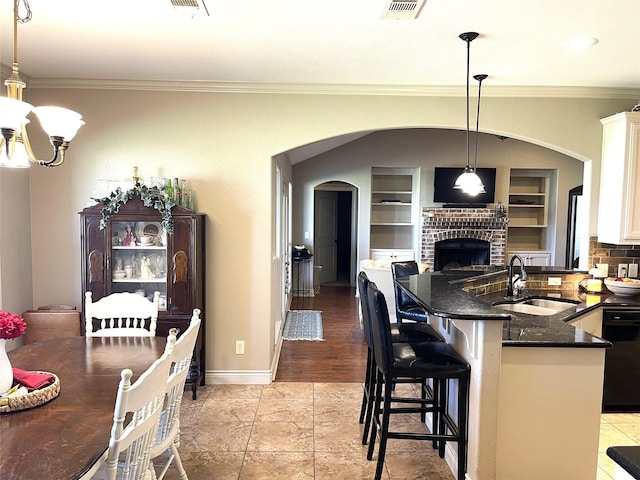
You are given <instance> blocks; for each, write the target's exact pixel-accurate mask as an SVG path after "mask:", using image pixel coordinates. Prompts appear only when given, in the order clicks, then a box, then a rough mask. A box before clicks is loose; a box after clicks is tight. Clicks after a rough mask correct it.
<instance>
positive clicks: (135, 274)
mask: <svg viewBox="0 0 640 480" xmlns="http://www.w3.org/2000/svg"><path fill="white" fill-rule="evenodd" d="M167 264H168V263H167V236H166V232H165V231H164V229H163V228H162V226H161V224H160V223H159V222H127V221H117V222H112V223H111V277H112V278H111V283H112V291H113V292H114V293H115V292H130V293H136V294H138V295H142V296H144V297H146V298H148V299H149V300H153V294H154V292H155V291H159V292H160V310H162V311H166V310H167Z"/></svg>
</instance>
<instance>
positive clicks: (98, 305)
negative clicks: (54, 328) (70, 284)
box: [85, 291, 160, 337]
mask: <svg viewBox="0 0 640 480" xmlns="http://www.w3.org/2000/svg"><path fill="white" fill-rule="evenodd" d="M159 306H160V292H157V291H156V292H154V294H153V300H152V301H149V300H147V299H146V298H145V297H143V296H142V295H138V294H135V293H129V292H123V293H112V294H111V295H107V296H106V297H103V298H101V299H100V300H98V301H96V302H94V301H93V298H92V294H91V292H87V293H86V294H85V335H86V336H87V337H95V336H150V337H154V336H155V335H156V326H157V322H158V310H159ZM96 320H97V321H98V322H97V323H99V325H100V327H99V328H98V329H97V330H96V329H94V321H96Z"/></svg>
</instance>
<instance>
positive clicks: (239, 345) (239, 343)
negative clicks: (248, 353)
mask: <svg viewBox="0 0 640 480" xmlns="http://www.w3.org/2000/svg"><path fill="white" fill-rule="evenodd" d="M236 355H244V340H236Z"/></svg>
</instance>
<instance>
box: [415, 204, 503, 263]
mask: <svg viewBox="0 0 640 480" xmlns="http://www.w3.org/2000/svg"><path fill="white" fill-rule="evenodd" d="M507 221H508V220H507V218H497V217H496V215H495V210H494V209H493V208H436V209H433V208H431V209H430V208H425V209H423V210H422V247H421V252H420V257H421V261H422V262H424V263H426V264H427V265H429V268H430V269H432V270H433V269H434V267H435V265H436V244H437V243H438V242H441V241H443V240H457V239H460V240H463V239H472V240H480V241H484V242H487V243H488V244H489V262H488V264H489V265H504V262H505V247H506V243H507V231H506V227H507ZM463 243H464V242H463Z"/></svg>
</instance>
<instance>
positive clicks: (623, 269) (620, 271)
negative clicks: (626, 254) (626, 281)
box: [618, 263, 628, 278]
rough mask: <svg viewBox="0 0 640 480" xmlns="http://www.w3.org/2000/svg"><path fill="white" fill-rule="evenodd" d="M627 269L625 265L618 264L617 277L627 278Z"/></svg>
mask: <svg viewBox="0 0 640 480" xmlns="http://www.w3.org/2000/svg"><path fill="white" fill-rule="evenodd" d="M627 271H628V267H627V264H626V263H619V264H618V277H620V278H624V277H626V276H627Z"/></svg>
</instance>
